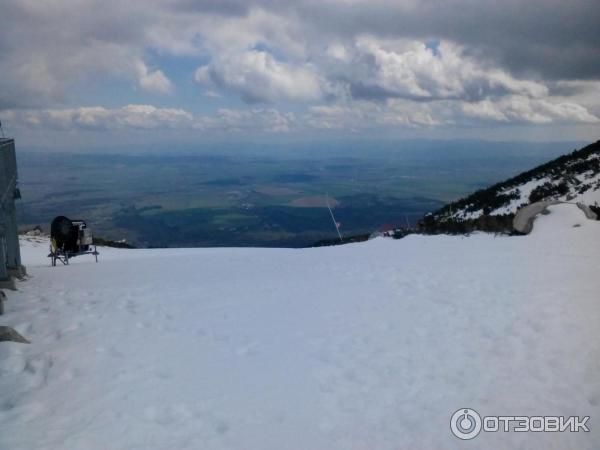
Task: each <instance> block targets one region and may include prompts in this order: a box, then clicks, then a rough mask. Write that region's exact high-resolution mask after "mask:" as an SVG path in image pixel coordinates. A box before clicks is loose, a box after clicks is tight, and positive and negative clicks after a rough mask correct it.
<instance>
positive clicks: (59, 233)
mask: <svg viewBox="0 0 600 450" xmlns="http://www.w3.org/2000/svg"><path fill="white" fill-rule="evenodd" d="M98 254H99V253H98V251H97V249H96V246H95V245H94V240H93V238H92V231H91V230H90V228H88V226H87V224H86V223H85V220H71V219H69V218H67V217H65V216H58V217H55V218H54V220H53V221H52V223H51V224H50V254H49V255H48V257H49V258H50V259H51V261H52V265H53V266H56V261H60V262H62V263H63V264H64V265H68V264H69V259H70V258H74V257H75V256H79V255H93V256H94V257H95V258H96V262H98Z"/></svg>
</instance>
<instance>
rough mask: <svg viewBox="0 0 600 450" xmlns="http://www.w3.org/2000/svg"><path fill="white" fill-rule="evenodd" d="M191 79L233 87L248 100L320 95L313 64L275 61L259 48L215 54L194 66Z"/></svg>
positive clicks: (227, 87)
mask: <svg viewBox="0 0 600 450" xmlns="http://www.w3.org/2000/svg"><path fill="white" fill-rule="evenodd" d="M194 79H195V80H196V82H198V83H200V84H203V85H210V84H211V83H213V84H215V85H216V86H218V87H219V88H221V89H225V90H229V91H234V92H236V93H238V94H239V95H240V96H241V97H242V98H243V99H244V100H246V101H248V102H276V101H281V100H299V101H306V100H315V99H318V98H319V97H320V96H321V95H322V89H321V80H320V79H319V76H318V75H317V73H316V72H315V69H314V68H313V67H311V66H310V65H307V64H304V65H294V64H289V63H284V62H281V61H277V60H276V59H275V58H274V57H273V55H271V54H270V53H268V52H266V51H260V50H249V51H244V52H241V53H234V54H228V55H226V56H221V57H218V58H216V60H215V61H214V62H212V63H211V64H209V65H207V66H202V67H200V68H198V69H197V70H196V73H195V77H194Z"/></svg>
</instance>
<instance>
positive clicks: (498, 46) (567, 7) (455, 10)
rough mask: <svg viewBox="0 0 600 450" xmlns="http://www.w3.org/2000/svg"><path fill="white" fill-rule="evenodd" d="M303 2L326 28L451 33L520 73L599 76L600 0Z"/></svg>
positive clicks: (304, 12)
mask: <svg viewBox="0 0 600 450" xmlns="http://www.w3.org/2000/svg"><path fill="white" fill-rule="evenodd" d="M410 3H413V2H388V3H384V2H373V3H369V4H366V3H364V4H356V3H346V4H342V3H337V2H325V3H322V2H306V3H301V4H300V5H299V6H297V7H296V8H297V10H298V12H299V14H300V15H301V16H303V17H304V18H305V22H306V23H307V24H309V26H313V27H315V28H316V29H318V30H319V31H320V32H321V33H323V34H330V35H346V36H351V35H356V34H359V33H371V34H376V35H379V36H386V37H404V38H417V39H431V38H437V39H440V38H441V39H449V40H452V41H455V42H457V43H460V44H462V45H464V46H466V47H467V48H469V49H471V51H472V52H473V53H474V54H475V55H477V56H478V57H480V58H487V59H490V60H493V61H495V62H499V63H500V64H502V65H503V66H504V67H506V68H508V69H510V70H511V71H512V72H513V73H518V74H526V73H528V72H535V73H536V74H538V75H539V76H541V77H543V78H600V2H599V1H597V0H574V1H555V0H551V1H548V0H544V1H541V0H531V1H514V0H508V1H488V0H478V1H472V0H471V1H469V0H459V1H433V0H430V1H427V0H425V1H421V2H414V4H413V5H411V4H410Z"/></svg>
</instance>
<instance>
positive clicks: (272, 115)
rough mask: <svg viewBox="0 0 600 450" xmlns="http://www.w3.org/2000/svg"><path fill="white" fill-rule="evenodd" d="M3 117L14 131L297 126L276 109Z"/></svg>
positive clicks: (89, 110) (134, 108)
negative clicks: (195, 112) (199, 113)
mask: <svg viewBox="0 0 600 450" xmlns="http://www.w3.org/2000/svg"><path fill="white" fill-rule="evenodd" d="M4 118H5V120H6V121H7V124H8V125H9V126H11V128H24V129H27V128H42V129H54V130H63V131H78V130H92V131H94V130H95V131H107V130H108V131H115V130H135V129H138V130H163V129H178V130H190V131H193V130H196V131H217V132H241V131H251V132H259V133H260V132H269V133H285V132H289V131H291V130H292V129H294V127H295V126H296V123H295V122H296V119H295V116H294V114H292V113H283V112H280V111H277V110H275V109H269V108H267V109H265V108H253V109H249V110H235V109H220V110H218V111H217V112H216V113H215V114H214V115H198V116H195V115H193V114H192V113H190V112H188V111H185V110H183V109H178V108H157V107H155V106H152V105H126V106H123V107H121V108H104V107H101V106H89V107H80V108H65V109H42V110H10V111H6V112H5V114H4Z"/></svg>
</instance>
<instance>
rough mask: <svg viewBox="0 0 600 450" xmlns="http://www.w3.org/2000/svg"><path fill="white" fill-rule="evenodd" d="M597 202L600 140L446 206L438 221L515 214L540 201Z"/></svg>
mask: <svg viewBox="0 0 600 450" xmlns="http://www.w3.org/2000/svg"><path fill="white" fill-rule="evenodd" d="M551 199H553V200H562V201H573V202H582V203H585V204H587V205H594V204H596V203H600V141H599V142H596V143H594V144H591V145H589V146H587V147H585V148H583V149H581V150H577V151H574V152H573V153H570V154H568V155H564V156H561V157H560V158H557V159H555V160H553V161H550V162H548V163H546V164H543V165H541V166H539V167H536V168H534V169H532V170H529V171H527V172H524V173H522V174H520V175H518V176H516V177H514V178H511V179H509V180H506V181H504V182H502V183H498V184H496V185H494V186H491V187H489V188H487V189H483V190H480V191H478V192H475V193H474V194H472V195H470V196H468V197H466V198H464V199H460V200H458V201H456V202H453V203H451V204H449V205H446V206H445V207H444V208H442V209H440V210H439V211H437V212H436V213H435V214H434V215H435V217H436V219H437V220H441V221H443V220H446V219H455V220H456V219H477V218H479V217H481V216H482V215H489V216H497V215H502V214H514V213H515V212H516V211H517V210H518V209H519V208H521V207H523V206H525V205H527V204H529V203H533V202H536V201H540V200H551Z"/></svg>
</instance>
